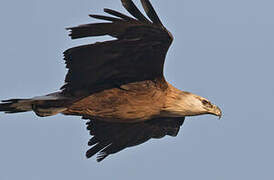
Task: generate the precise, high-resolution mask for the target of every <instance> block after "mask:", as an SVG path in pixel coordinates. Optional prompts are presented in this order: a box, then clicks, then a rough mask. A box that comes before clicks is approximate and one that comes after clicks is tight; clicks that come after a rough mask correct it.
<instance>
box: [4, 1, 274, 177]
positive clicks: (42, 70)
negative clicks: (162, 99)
mask: <svg viewBox="0 0 274 180" xmlns="http://www.w3.org/2000/svg"><path fill="white" fill-rule="evenodd" d="M134 2H137V1H134ZM151 2H152V4H153V5H154V7H155V9H156V10H157V11H158V14H159V16H160V17H161V19H162V21H163V23H164V24H165V25H166V27H167V28H168V29H169V30H170V31H171V32H172V33H173V36H174V37H175V40H174V43H173V45H172V47H171V48H170V50H169V53H168V56H167V61H166V64H165V76H166V79H167V80H168V81H169V82H171V83H172V84H173V85H174V86H176V87H178V88H180V89H181V90H185V91H190V92H193V93H195V94H198V95H201V96H203V97H206V98H208V99H209V100H211V101H212V102H213V103H215V104H217V105H219V106H220V107H221V108H222V109H223V113H224V117H223V119H222V120H221V121H219V120H217V118H216V117H213V116H200V117H191V118H187V120H186V123H185V124H184V126H183V127H182V129H181V131H180V133H179V135H178V136H177V137H176V138H171V137H167V138H164V139H161V140H152V141H149V142H148V143H145V144H143V145H140V146H138V147H133V148H129V149H126V150H124V151H122V152H121V153H118V154H115V155H113V156H110V157H109V158H107V159H106V160H104V161H103V162H102V163H99V164H98V163H97V162H96V161H95V158H92V159H89V160H87V159H86V158H85V151H86V150H87V148H88V147H87V141H88V139H89V138H90V136H89V134H88V132H87V131H86V129H85V128H86V127H85V123H84V121H83V120H81V119H80V117H65V116H62V115H57V116H53V117H48V118H38V117H36V116H35V115H34V114H33V113H25V114H15V115H4V114H0V118H1V119H0V142H1V150H0V152H1V153H0V169H1V173H0V179H1V180H2V179H3V180H16V179H26V180H32V179H33V180H46V179H67V180H70V179H71V180H72V179H91V178H100V179H120V180H124V179H125V180H126V179H132V180H135V179H136V180H137V179H138V180H139V179H152V178H153V179H158V180H161V179H175V178H176V179H188V180H196V179H202V178H203V179H212V180H220V179H222V180H231V179H235V180H237V179H249V180H253V179H254V180H257V179H264V180H268V179H273V177H274V175H273V162H274V156H273V151H274V145H273V136H274V132H273V126H274V121H273V117H272V112H273V100H274V83H273V75H274V72H273V67H274V63H273V62H274V61H273V60H274V35H273V32H274V20H273V18H274V11H273V7H274V1H272V0H260V1H257V0H230V1H224V0H208V1H204V0H182V1H179V0H176V1H175V0H173V1H172V2H171V1H164V0H158V1H156V0H151ZM137 4H139V5H140V3H139V2H138V3H137ZM105 7H107V8H112V9H116V10H121V11H123V12H124V10H122V6H121V4H120V1H119V0H104V1H95V0H81V1H65V0H59V1H53V0H49V1H42V0H29V1H14V0H2V3H1V6H0V20H1V30H0V32H1V33H0V39H1V41H0V49H1V60H0V82H1V88H0V99H7V98H10V97H32V96H36V95H41V94H47V93H50V92H53V91H57V90H58V88H59V87H60V86H62V84H63V79H64V76H65V73H66V69H65V67H64V62H63V61H62V52H63V51H64V50H66V49H67V48H70V47H73V46H76V45H79V44H85V43H91V42H94V41H99V40H102V38H88V39H84V40H74V41H72V40H70V39H69V38H68V36H67V34H68V33H67V32H66V30H65V29H64V28H65V27H70V26H74V25H78V24H83V23H90V22H94V21H93V20H92V19H91V18H89V17H88V16H87V15H88V14H90V13H101V12H102V9H103V8H105Z"/></svg>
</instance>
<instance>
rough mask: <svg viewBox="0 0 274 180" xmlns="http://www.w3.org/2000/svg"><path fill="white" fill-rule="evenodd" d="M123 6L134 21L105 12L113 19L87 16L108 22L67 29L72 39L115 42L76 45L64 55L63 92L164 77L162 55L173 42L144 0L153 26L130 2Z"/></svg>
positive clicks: (127, 17) (94, 89)
mask: <svg viewBox="0 0 274 180" xmlns="http://www.w3.org/2000/svg"><path fill="white" fill-rule="evenodd" d="M122 3H123V5H124V6H125V8H126V9H127V10H128V11H129V12H130V13H131V14H132V15H133V16H134V17H135V18H137V19H134V18H132V17H129V16H127V15H125V14H122V13H120V12H117V11H114V10H111V9H104V11H105V12H106V13H108V14H110V15H113V16H115V17H108V16H101V15H90V16H91V17H93V18H96V19H101V20H105V21H108V22H103V23H91V24H85V25H80V26H76V27H70V28H67V29H68V30H69V31H70V34H69V36H71V38H72V39H77V38H84V37H93V36H104V35H109V36H112V37H114V38H116V39H115V40H111V41H105V42H97V43H94V44H89V45H83V46H78V47H74V48H71V49H68V50H67V51H65V52H64V60H65V61H66V67H67V68H68V73H67V75H66V78H65V85H64V86H63V87H62V88H61V89H62V90H63V92H64V93H68V94H77V93H78V92H79V91H87V92H88V93H93V92H95V91H99V90H103V89H106V88H113V87H117V86H120V85H123V84H126V83H130V82H136V81H143V80H154V79H156V78H162V77H163V66H164V61H165V56H166V54H167V51H168V49H169V46H170V44H171V42H172V40H173V38H172V36H171V34H170V33H169V32H168V31H167V30H166V29H165V28H163V26H161V25H160V24H159V22H160V21H159V19H158V16H157V14H156V13H155V11H154V10H153V8H152V6H151V4H150V3H149V4H147V3H148V2H147V1H145V5H146V6H145V7H147V9H150V10H149V11H147V13H148V15H149V14H152V15H149V17H150V18H151V19H152V21H153V22H154V23H151V22H150V21H149V20H147V19H146V20H145V17H144V15H142V16H141V15H140V14H142V13H141V12H140V11H139V10H138V9H137V7H136V6H135V5H134V3H133V2H132V1H131V0H122ZM151 9H152V10H151ZM154 13H155V14H156V15H155V14H154ZM152 16H153V17H154V19H153V18H152Z"/></svg>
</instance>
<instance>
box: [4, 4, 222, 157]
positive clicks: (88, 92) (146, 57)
mask: <svg viewBox="0 0 274 180" xmlns="http://www.w3.org/2000/svg"><path fill="white" fill-rule="evenodd" d="M140 1H141V4H142V6H143V8H144V10H145V13H146V15H147V17H146V16H145V15H144V14H143V13H141V11H140V10H139V9H138V8H137V7H136V6H135V4H134V3H133V2H132V0H121V2H122V5H123V6H124V8H125V9H126V10H127V11H128V12H129V13H130V14H131V16H128V15H125V14H123V13H120V12H118V11H115V10H112V9H104V11H105V12H106V13H107V14H108V15H109V16H104V15H96V14H91V15H89V16H90V17H92V18H95V19H100V20H104V21H105V22H100V23H91V24H84V25H80V26H75V27H70V28H67V29H68V30H69V31H70V34H69V36H70V37H71V38H72V39H78V38H85V37H96V36H105V35H108V36H110V37H112V38H114V39H112V40H109V41H104V42H96V43H92V44H88V45H82V46H78V47H73V48H70V49H68V50H66V51H65V52H64V60H65V64H66V68H67V69H68V72H67V75H66V78H65V84H64V85H63V86H62V87H61V88H60V91H59V92H56V93H51V94H48V95H45V96H38V97H34V98H29V99H9V100H4V101H2V103H0V111H3V112H5V113H19V112H27V111H33V112H35V114H36V115H38V116H40V117H46V116H52V115H56V114H59V113H60V114H64V115H77V116H81V117H82V118H83V119H88V122H87V123H86V124H87V129H88V130H89V131H90V134H91V135H92V136H93V137H92V138H91V139H90V141H89V143H88V145H89V146H91V148H90V149H89V150H88V151H87V153H86V156H87V157H88V158H89V157H91V156H93V155H95V154H96V153H98V157H97V160H98V161H102V160H103V159H104V158H106V157H107V156H108V155H110V154H114V153H117V152H119V151H121V150H123V149H124V148H127V147H131V146H135V145H138V144H141V143H144V142H146V141H148V140H149V139H151V138H161V137H164V136H166V135H170V136H176V135H177V134H178V132H179V129H180V126H181V125H182V124H183V122H184V120H185V117H186V116H196V115H203V114H212V115H216V116H219V117H221V116H222V111H221V109H220V108H219V107H218V106H216V105H214V104H212V103H211V102H210V101H209V100H207V99H206V98H203V97H201V96H198V95H195V94H193V93H189V92H184V91H181V90H179V89H177V88H175V87H173V86H172V85H171V84H170V83H168V82H167V81H166V80H165V77H164V73H163V69H164V63H165V58H166V55H167V52H168V49H169V47H170V45H171V43H172V41H173V36H172V34H171V33H170V32H169V31H168V30H167V29H166V28H165V26H164V25H163V24H162V22H161V20H160V18H159V17H158V15H157V13H156V12H155V10H154V8H153V7H152V5H151V3H150V1H149V0H140Z"/></svg>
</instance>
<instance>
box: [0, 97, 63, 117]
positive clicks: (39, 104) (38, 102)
mask: <svg viewBox="0 0 274 180" xmlns="http://www.w3.org/2000/svg"><path fill="white" fill-rule="evenodd" d="M67 101H68V98H65V97H61V96H60V95H59V93H53V94H49V95H46V96H39V97H34V98H30V99H9V100H3V101H2V103H0V112H5V113H9V114H12V113H21V112H28V111H34V112H35V113H36V115H38V116H40V117H45V116H52V115H56V114H58V113H62V112H63V111H65V110H66V109H67V108H66V107H64V105H65V104H66V103H65V102H67Z"/></svg>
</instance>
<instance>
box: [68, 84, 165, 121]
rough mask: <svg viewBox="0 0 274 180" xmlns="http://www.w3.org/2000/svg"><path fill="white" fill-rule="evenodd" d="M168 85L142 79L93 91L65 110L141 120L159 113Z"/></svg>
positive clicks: (92, 115)
mask: <svg viewBox="0 0 274 180" xmlns="http://www.w3.org/2000/svg"><path fill="white" fill-rule="evenodd" d="M167 91H168V86H163V85H162V83H160V82H159V80H155V81H151V80H147V81H141V82H135V83H129V84H125V85H122V86H121V87H118V88H112V89H107V90H103V91H100V92H97V93H94V94H92V95H90V96H88V97H86V98H83V99H82V100H79V101H77V102H75V103H74V104H72V105H71V106H70V107H68V109H67V110H66V111H64V112H63V113H64V114H67V115H68V114H73V115H76V114H78V115H83V114H84V115H87V116H90V117H94V118H96V119H101V120H103V121H111V122H127V123H132V122H140V121H145V120H148V119H151V118H153V117H159V116H161V110H162V108H163V107H164V106H165V101H166V94H167Z"/></svg>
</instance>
